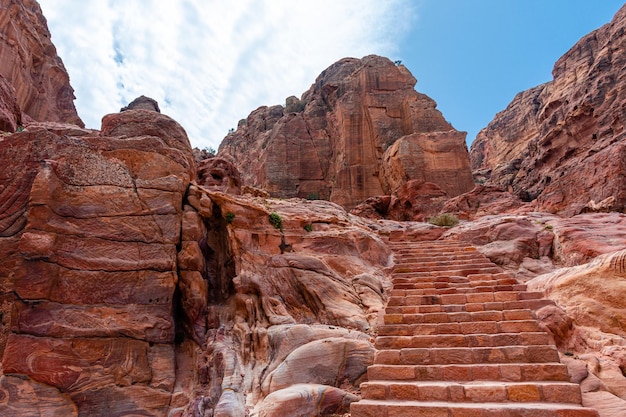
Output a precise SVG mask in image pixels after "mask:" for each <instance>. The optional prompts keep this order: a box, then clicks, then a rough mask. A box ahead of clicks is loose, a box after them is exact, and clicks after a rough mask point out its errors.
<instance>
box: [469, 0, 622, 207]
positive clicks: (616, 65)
mask: <svg viewBox="0 0 626 417" xmlns="http://www.w3.org/2000/svg"><path fill="white" fill-rule="evenodd" d="M625 28H626V8H625V7H623V8H622V9H621V10H619V11H618V12H617V14H616V15H615V17H614V18H613V20H612V21H611V22H610V23H609V24H606V25H604V26H603V27H601V28H600V29H598V30H596V31H594V32H592V33H590V34H588V35H586V36H585V37H583V38H582V39H581V40H580V41H578V42H577V43H576V45H574V46H573V47H572V48H571V49H570V50H569V51H568V52H567V53H566V54H565V55H563V56H562V57H561V58H560V59H559V60H558V61H557V62H556V64H555V65H554V69H553V71H552V75H553V80H552V81H550V82H548V83H545V84H542V85H540V86H537V87H535V88H532V89H530V90H527V91H524V92H521V93H519V94H518V95H517V96H516V97H515V98H514V99H513V101H512V102H511V103H510V104H509V106H508V107H507V108H506V109H505V110H504V111H502V112H500V113H498V114H497V115H496V117H495V118H494V120H493V121H492V122H491V123H489V125H488V126H487V127H486V128H485V129H483V130H482V131H481V132H480V133H479V134H478V136H477V138H476V140H475V141H474V142H473V143H472V146H471V151H470V158H471V163H472V169H473V170H474V171H475V173H476V174H477V175H479V176H483V177H484V178H488V179H489V182H490V183H491V184H496V185H500V186H503V187H505V188H508V189H509V190H510V191H512V192H513V193H515V194H517V195H518V196H519V197H520V198H522V199H523V200H525V201H533V203H534V205H535V207H536V208H537V209H540V210H548V211H552V212H559V213H564V214H568V215H571V214H577V213H580V212H583V211H592V210H594V207H597V206H598V205H599V203H601V202H602V205H603V206H604V209H605V210H615V211H623V210H624V208H625V207H626V188H625V187H624V184H625V183H626V141H625V140H624V139H625V137H626V136H625V135H626V133H625V132H624V121H625V120H626V110H625V108H626V88H625V87H626V75H625V73H624V66H625V65H626V58H625V56H626V55H625V53H624V52H625V51H626V32H625Z"/></svg>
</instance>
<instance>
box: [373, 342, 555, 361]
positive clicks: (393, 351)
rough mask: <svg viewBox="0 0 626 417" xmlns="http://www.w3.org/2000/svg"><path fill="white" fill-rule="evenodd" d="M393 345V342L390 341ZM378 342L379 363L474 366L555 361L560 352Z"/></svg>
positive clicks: (536, 347) (551, 348)
mask: <svg viewBox="0 0 626 417" xmlns="http://www.w3.org/2000/svg"><path fill="white" fill-rule="evenodd" d="M391 344H392V345H393V343H391ZM386 347H387V346H384V345H380V344H378V342H377V344H376V348H377V349H378V351H377V352H376V355H375V357H374V364H376V365H450V364H454V365H474V364H487V363H488V364H496V363H552V362H558V361H559V352H558V351H557V350H556V347H554V346H552V345H531V346H495V347H432V348H429V347H422V348H409V347H407V348H400V347H398V346H389V347H388V348H389V349H385V348H386Z"/></svg>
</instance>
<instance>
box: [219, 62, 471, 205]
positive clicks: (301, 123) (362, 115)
mask: <svg viewBox="0 0 626 417" xmlns="http://www.w3.org/2000/svg"><path fill="white" fill-rule="evenodd" d="M415 83H416V80H415V78H414V77H413V76H412V75H411V73H410V72H409V71H408V70H407V69H406V68H405V67H404V66H402V65H395V64H394V63H393V62H391V61H390V60H389V59H387V58H382V57H378V56H373V55H371V56H367V57H365V58H363V59H354V58H345V59H342V60H340V61H338V62H336V63H335V64H333V65H331V66H330V67H329V68H327V69H326V70H325V71H324V72H322V74H321V75H320V76H319V77H318V78H317V80H316V81H315V83H314V84H313V85H312V86H311V88H310V89H309V90H308V91H307V92H305V93H304V94H303V95H302V98H301V99H300V100H298V99H297V98H295V97H290V98H289V99H288V100H287V103H286V107H283V106H273V107H261V108H259V109H257V110H255V111H254V112H252V113H251V114H250V115H249V116H248V118H247V119H245V120H242V121H241V122H240V123H239V126H238V128H237V130H236V131H235V132H233V133H231V134H229V135H228V136H227V137H226V138H225V139H224V141H223V142H222V144H221V146H220V150H219V156H221V157H223V158H228V159H230V160H231V162H233V163H234V164H235V165H236V166H237V167H238V168H239V171H240V172H241V173H242V177H243V183H244V184H245V185H251V186H255V187H259V188H262V189H265V190H267V191H269V192H270V194H271V195H273V196H276V197H282V198H288V197H301V198H309V199H325V200H330V201H333V202H336V203H338V204H340V205H342V206H343V207H344V208H348V209H351V208H353V207H354V206H355V205H356V204H358V203H361V202H363V201H365V200H366V199H367V198H369V197H372V196H378V195H385V194H386V195H389V194H393V193H394V192H395V191H397V190H398V189H399V188H400V187H401V186H402V185H404V184H405V183H406V182H407V181H409V180H421V181H427V182H433V183H435V184H436V185H437V186H439V187H440V188H441V189H443V190H444V191H445V192H446V193H448V195H450V196H456V195H458V194H461V193H463V192H466V191H469V190H471V188H472V187H473V185H474V183H473V180H472V176H471V172H470V169H469V162H468V156H467V147H466V145H465V134H464V133H462V132H457V131H456V130H454V128H453V127H452V126H451V125H450V124H449V123H448V122H447V121H446V120H445V119H444V118H443V116H442V115H441V113H440V112H439V111H438V110H437V109H436V103H435V102H434V101H433V100H432V99H430V98H429V97H427V96H425V95H424V94H420V93H418V92H416V91H415V90H414V85H415Z"/></svg>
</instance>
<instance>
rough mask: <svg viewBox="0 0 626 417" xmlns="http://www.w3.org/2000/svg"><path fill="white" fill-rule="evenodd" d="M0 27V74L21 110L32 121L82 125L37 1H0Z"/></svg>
mask: <svg viewBox="0 0 626 417" xmlns="http://www.w3.org/2000/svg"><path fill="white" fill-rule="evenodd" d="M0 28H2V29H1V30H0V32H1V35H0V76H2V77H4V79H6V81H7V82H8V83H9V84H10V85H11V86H13V88H14V90H15V96H16V97H17V103H18V105H19V107H20V109H21V111H22V112H23V113H24V114H26V115H27V116H28V117H30V118H32V119H34V120H36V121H50V122H64V123H71V124H75V125H78V126H81V127H82V126H84V124H83V122H82V121H81V120H80V118H79V117H78V114H77V113H76V108H75V107H74V98H75V97H74V89H73V88H72V87H71V86H70V83H69V76H68V74H67V71H66V70H65V67H64V66H63V62H62V61H61V58H59V56H58V55H57V53H56V48H55V47H54V45H53V44H52V42H51V40H50V31H49V30H48V25H47V23H46V18H45V17H44V16H43V14H42V12H41V8H40V7H39V4H38V3H37V2H36V1H35V0H21V1H7V0H3V1H2V3H0ZM0 99H1V98H0ZM0 107H1V106H0ZM11 131H12V132H14V131H15V129H13V130H11Z"/></svg>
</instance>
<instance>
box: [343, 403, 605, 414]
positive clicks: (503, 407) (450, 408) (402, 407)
mask: <svg viewBox="0 0 626 417" xmlns="http://www.w3.org/2000/svg"><path fill="white" fill-rule="evenodd" d="M350 415H351V416H352V417H451V416H452V417H598V413H597V412H596V411H595V410H592V409H590V408H585V407H582V406H580V405H576V404H563V403H533V402H525V403H516V402H508V403H497V402H494V403H489V407H488V408H486V407H485V405H484V404H480V403H469V402H464V403H449V402H442V401H422V402H420V401H400V400H396V401H379V400H361V401H357V402H353V403H352V404H351V405H350Z"/></svg>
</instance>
